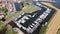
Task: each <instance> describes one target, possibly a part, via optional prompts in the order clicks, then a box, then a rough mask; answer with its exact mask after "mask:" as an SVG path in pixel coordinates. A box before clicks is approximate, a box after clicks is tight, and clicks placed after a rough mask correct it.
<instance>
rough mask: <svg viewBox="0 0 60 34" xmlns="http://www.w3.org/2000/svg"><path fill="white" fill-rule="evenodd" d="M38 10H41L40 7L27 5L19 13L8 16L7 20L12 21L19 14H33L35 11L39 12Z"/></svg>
mask: <svg viewBox="0 0 60 34" xmlns="http://www.w3.org/2000/svg"><path fill="white" fill-rule="evenodd" d="M38 9H39V8H38V7H35V6H31V5H26V6H25V7H24V8H23V9H22V10H21V11H17V12H16V13H14V14H9V15H6V20H10V19H11V18H12V17H15V16H17V15H18V14H22V13H23V12H26V13H27V12H33V11H35V10H38Z"/></svg>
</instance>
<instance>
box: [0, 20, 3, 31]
mask: <svg viewBox="0 0 60 34" xmlns="http://www.w3.org/2000/svg"><path fill="white" fill-rule="evenodd" d="M2 24H3V23H2V22H1V21H0V26H1V25H2ZM2 29H3V28H2V27H0V31H1V30H2Z"/></svg>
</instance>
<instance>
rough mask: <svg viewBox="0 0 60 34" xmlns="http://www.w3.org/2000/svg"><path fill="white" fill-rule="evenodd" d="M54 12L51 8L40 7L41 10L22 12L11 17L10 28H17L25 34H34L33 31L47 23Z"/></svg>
mask: <svg viewBox="0 0 60 34" xmlns="http://www.w3.org/2000/svg"><path fill="white" fill-rule="evenodd" d="M54 12H55V10H53V9H51V8H45V7H42V8H41V10H37V11H35V12H32V13H23V14H20V15H18V16H17V17H16V18H14V19H12V21H11V22H10V23H9V24H10V25H11V26H12V28H14V27H17V28H19V29H20V30H21V31H22V32H24V33H25V34H31V33H34V34H35V31H36V30H37V29H38V28H39V27H41V26H45V25H46V24H47V22H48V21H49V19H50V18H51V17H52V15H53V14H54ZM13 24H14V25H13Z"/></svg>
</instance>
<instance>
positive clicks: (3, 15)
mask: <svg viewBox="0 0 60 34" xmlns="http://www.w3.org/2000/svg"><path fill="white" fill-rule="evenodd" d="M4 18H5V13H4V12H0V20H2V19H4Z"/></svg>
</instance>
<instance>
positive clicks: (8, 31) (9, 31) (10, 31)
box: [6, 30, 16, 34]
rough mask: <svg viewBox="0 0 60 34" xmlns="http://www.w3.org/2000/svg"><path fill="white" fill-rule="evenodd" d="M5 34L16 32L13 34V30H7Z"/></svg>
mask: <svg viewBox="0 0 60 34" xmlns="http://www.w3.org/2000/svg"><path fill="white" fill-rule="evenodd" d="M6 34H16V32H14V31H13V30H7V31H6Z"/></svg>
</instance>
